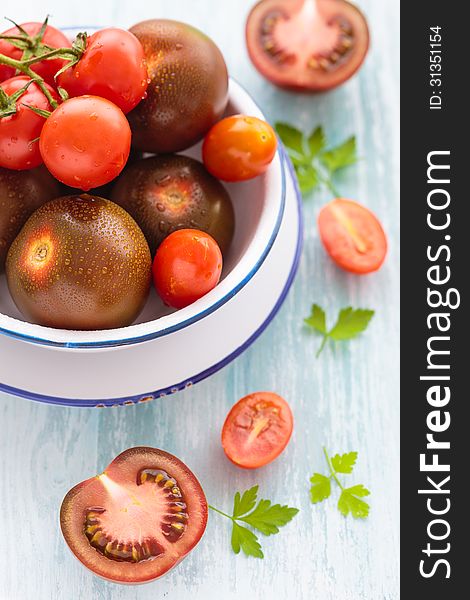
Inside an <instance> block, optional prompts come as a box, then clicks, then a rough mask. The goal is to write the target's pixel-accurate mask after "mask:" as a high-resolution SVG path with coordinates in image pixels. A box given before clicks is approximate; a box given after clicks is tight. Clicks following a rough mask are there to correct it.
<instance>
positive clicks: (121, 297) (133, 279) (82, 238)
mask: <svg viewBox="0 0 470 600" xmlns="http://www.w3.org/2000/svg"><path fill="white" fill-rule="evenodd" d="M151 266H152V261H151V256H150V251H149V248H148V245H147V242H146V240H145V237H144V234H143V233H142V231H141V230H140V229H139V227H138V226H137V224H136V222H135V221H134V220H133V219H132V217H131V216H130V215H129V214H128V213H127V212H126V211H125V210H123V209H122V208H121V207H120V206H118V205H117V204H114V202H111V201H110V200H106V199H104V198H99V197H97V196H90V195H89V194H81V195H72V196H64V197H61V198H55V199H54V200H51V201H50V202H47V203H46V204H44V205H43V206H41V207H40V208H39V209H37V210H36V211H35V212H34V213H33V214H32V215H31V216H30V217H29V219H28V220H27V221H26V223H25V225H24V226H23V228H22V229H21V231H20V233H19V234H18V236H17V237H16V238H15V240H14V241H13V243H12V244H11V246H10V249H9V251H8V255H7V260H6V269H5V270H6V275H7V282H8V288H9V290H10V294H11V296H12V298H13V300H14V302H15V304H16V306H17V307H18V309H19V310H20V311H21V313H22V314H23V315H24V316H25V317H26V318H27V319H29V320H30V321H32V322H34V323H38V324H39V325H44V326H46V327H56V328H59V329H77V330H95V329H112V328H116V327H126V326H127V325H130V324H131V323H132V322H133V321H134V320H135V318H136V317H137V316H138V315H139V313H140V311H141V310H142V308H143V307H144V304H145V302H146V300H147V297H148V293H149V290H150V284H151Z"/></svg>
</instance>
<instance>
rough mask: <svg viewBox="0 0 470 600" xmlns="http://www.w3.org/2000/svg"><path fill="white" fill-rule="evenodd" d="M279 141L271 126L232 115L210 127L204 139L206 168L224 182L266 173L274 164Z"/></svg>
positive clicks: (250, 118) (243, 116)
mask: <svg viewBox="0 0 470 600" xmlns="http://www.w3.org/2000/svg"><path fill="white" fill-rule="evenodd" d="M276 148H277V138H276V134H275V133H274V130H273V128H272V127H271V125H269V123H266V122H265V121H262V120H261V119H258V118H256V117H249V116H246V115H233V116H231V117H226V118H225V119H222V120H221V121H219V122H218V123H216V124H215V125H213V126H212V127H211V129H210V130H209V133H208V134H207V135H206V137H205V138H204V144H203V146H202V156H203V160H204V165H205V167H206V169H207V170H208V171H209V173H211V174H212V175H214V177H217V178H218V179H222V180H223V181H244V180H246V179H252V178H253V177H257V176H258V175H261V174H262V173H264V172H265V171H266V170H267V168H268V167H269V165H270V163H271V162H272V160H273V158H274V156H275V154H276Z"/></svg>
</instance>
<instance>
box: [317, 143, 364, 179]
mask: <svg viewBox="0 0 470 600" xmlns="http://www.w3.org/2000/svg"><path fill="white" fill-rule="evenodd" d="M356 152H357V151H356V137H355V136H352V137H350V138H349V139H347V140H346V141H345V142H343V143H342V144H340V145H339V146H336V148H332V149H331V150H328V151H327V152H323V154H322V155H321V157H320V160H321V162H322V163H323V164H324V165H325V167H326V168H327V169H328V170H329V171H330V173H335V172H336V171H338V169H344V167H349V166H350V165H353V164H354V163H356V162H357V160H358V159H357V153H356Z"/></svg>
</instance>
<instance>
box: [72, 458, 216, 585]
mask: <svg viewBox="0 0 470 600" xmlns="http://www.w3.org/2000/svg"><path fill="white" fill-rule="evenodd" d="M207 509H208V506H207V501H206V497H205V495H204V492H203V490H202V488H201V486H200V484H199V482H198V480H197V479H196V477H195V476H194V474H193V473H192V472H191V471H190V470H189V469H188V467H187V466H186V465H185V464H184V463H182V462H181V461H180V460H179V459H177V458H176V457H175V456H172V455H171V454H168V453H167V452H164V451H163V450H157V449H156V448H143V447H141V448H130V449H129V450H126V451H125V452H123V453H122V454H120V455H119V456H118V457H117V458H115V459H114V460H113V462H112V463H111V464H110V465H109V466H108V467H107V468H106V470H105V471H104V473H102V474H101V475H99V476H98V477H96V476H95V477H91V478H90V479H87V480H86V481H83V482H82V483H79V484H78V485H76V486H75V487H74V488H72V489H71V490H70V491H69V492H68V494H67V495H66V496H65V498H64V500H63V502H62V506H61V509H60V526H61V529H62V533H63V535H64V538H65V541H66V542H67V544H68V546H69V547H70V549H71V550H72V552H73V553H74V554H75V556H76V557H77V558H78V559H79V560H80V561H81V562H82V563H83V564H84V565H85V566H86V567H88V568H89V569H90V570H91V571H93V572H94V573H95V574H96V575H99V576H100V577H103V578H105V579H108V580H111V581H116V582H119V583H131V584H132V583H145V582H148V581H152V580H153V579H157V578H158V577H161V576H162V575H164V574H165V573H166V572H167V571H169V570H170V569H171V568H173V567H174V566H175V565H177V564H178V563H179V562H180V561H181V560H182V559H183V558H184V557H185V556H186V555H187V554H188V553H189V552H190V551H191V550H192V549H193V548H194V547H195V546H196V544H197V543H198V542H199V540H200V539H201V537H202V535H203V533H204V531H205V528H206V524H207Z"/></svg>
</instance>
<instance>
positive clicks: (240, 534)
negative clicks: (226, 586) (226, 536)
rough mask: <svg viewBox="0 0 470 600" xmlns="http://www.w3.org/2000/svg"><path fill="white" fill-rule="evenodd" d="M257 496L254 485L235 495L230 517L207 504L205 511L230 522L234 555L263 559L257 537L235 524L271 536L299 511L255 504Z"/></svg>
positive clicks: (263, 503) (266, 502) (264, 503)
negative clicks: (242, 554)
mask: <svg viewBox="0 0 470 600" xmlns="http://www.w3.org/2000/svg"><path fill="white" fill-rule="evenodd" d="M257 496H258V486H257V485H255V486H253V487H252V488H250V489H249V490H246V491H245V492H243V495H242V494H240V492H237V493H236V494H235V496H234V499H233V514H232V516H230V515H228V514H226V513H224V512H222V511H221V510H219V509H218V508H215V507H214V506H211V505H209V508H210V509H211V510H213V511H215V512H216V513H218V514H219V515H222V516H224V517H226V518H227V519H230V520H231V521H232V536H231V544H232V549H233V551H234V552H235V554H239V552H240V550H243V552H244V553H245V554H246V555H247V556H255V557H257V558H263V552H262V551H261V545H260V544H259V542H258V538H257V536H256V535H255V534H254V533H253V532H252V531H251V530H250V529H248V528H247V527H244V526H243V525H240V523H239V521H243V522H244V523H246V524H247V525H249V526H250V527H253V529H256V530H257V531H259V532H261V533H262V534H264V535H273V534H274V533H279V527H283V526H284V525H286V524H287V523H288V522H289V521H291V520H292V519H293V518H294V517H295V515H296V514H297V513H298V512H299V511H298V509H297V508H291V507H290V506H281V505H280V504H271V501H270V500H263V499H261V500H260V501H259V502H258V505H256V499H257ZM255 506H256V508H255ZM248 513H249V514H248Z"/></svg>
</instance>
